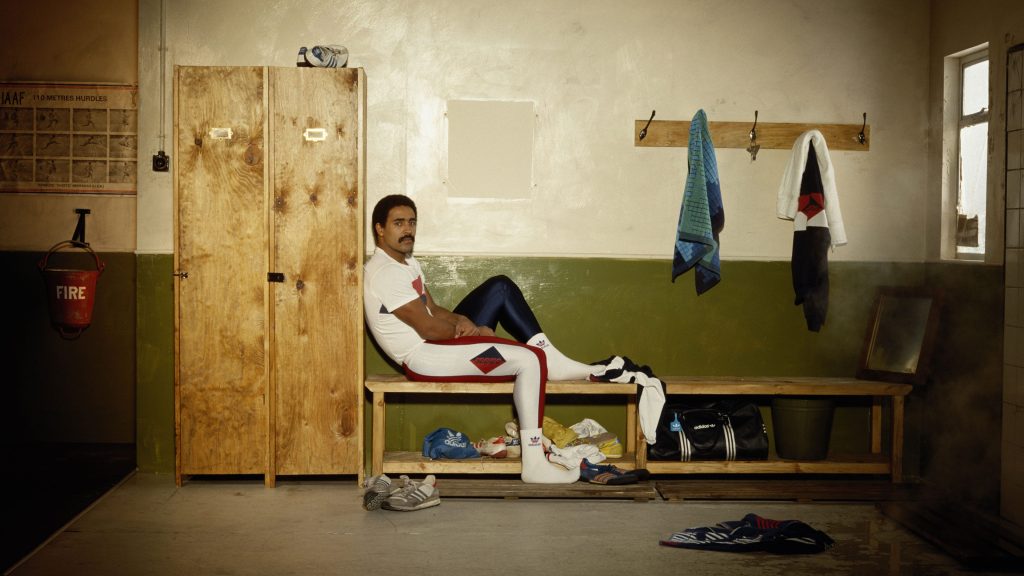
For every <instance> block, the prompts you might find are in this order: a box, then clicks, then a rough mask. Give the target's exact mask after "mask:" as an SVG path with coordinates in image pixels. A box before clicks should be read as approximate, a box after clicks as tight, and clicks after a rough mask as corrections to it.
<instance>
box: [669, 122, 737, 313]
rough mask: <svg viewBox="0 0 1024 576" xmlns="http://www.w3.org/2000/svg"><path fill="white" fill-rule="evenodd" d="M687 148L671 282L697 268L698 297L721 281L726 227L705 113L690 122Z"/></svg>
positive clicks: (713, 146)
mask: <svg viewBox="0 0 1024 576" xmlns="http://www.w3.org/2000/svg"><path fill="white" fill-rule="evenodd" d="M688 146H689V153H688V156H689V158H688V159H689V167H688V173H687V176H686V191H685V192H684V194H683V204H682V207H681V208H680V209H679V225H678V227H677V229H676V245H675V250H674V254H673V258H672V281H673V282H675V281H676V278H677V277H679V275H680V274H683V273H684V272H686V271H687V270H689V269H690V268H693V267H694V266H696V267H697V270H696V272H695V273H694V277H695V279H696V284H697V294H703V293H704V292H707V291H708V290H710V289H711V288H713V287H714V286H715V285H716V284H718V283H719V282H720V281H721V280H722V269H721V263H720V262H719V257H718V234H719V233H720V232H721V231H722V228H724V227H725V209H724V207H723V205H722V187H721V185H720V184H719V180H718V161H717V160H716V159H715V145H714V144H713V143H712V142H711V132H710V131H709V130H708V117H707V115H706V114H705V113H704V110H698V111H697V113H696V114H694V116H693V120H692V121H690V142H689V145H688Z"/></svg>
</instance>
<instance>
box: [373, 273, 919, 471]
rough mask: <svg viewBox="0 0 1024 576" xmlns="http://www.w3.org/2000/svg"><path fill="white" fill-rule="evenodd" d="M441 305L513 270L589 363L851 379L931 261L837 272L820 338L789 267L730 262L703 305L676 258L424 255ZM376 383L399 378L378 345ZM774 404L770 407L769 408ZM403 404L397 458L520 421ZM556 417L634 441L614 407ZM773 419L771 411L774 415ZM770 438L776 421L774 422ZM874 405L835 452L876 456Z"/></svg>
mask: <svg viewBox="0 0 1024 576" xmlns="http://www.w3.org/2000/svg"><path fill="white" fill-rule="evenodd" d="M421 262H422V264H423V266H424V273H425V274H426V276H427V280H428V285H429V286H430V290H431V293H432V294H433V296H434V298H435V300H437V301H438V302H439V303H441V304H442V305H446V306H448V307H453V306H454V305H455V304H456V303H457V302H458V301H459V299H461V298H462V297H463V296H464V295H465V294H467V293H468V292H469V291H470V290H472V289H473V288H474V287H475V286H476V285H478V284H479V283H480V282H482V281H483V280H485V279H486V278H487V277H489V276H491V275H493V274H496V273H504V274H507V275H508V276H510V277H512V278H513V279H514V280H515V281H516V282H517V283H518V284H519V285H520V286H521V287H522V288H523V291H524V294H525V295H526V298H527V300H528V301H529V302H531V304H532V305H533V308H534V310H535V312H536V314H537V317H538V319H539V320H540V322H541V326H542V327H543V329H544V331H545V333H546V334H547V336H548V337H549V338H550V339H551V340H552V342H554V343H555V345H556V346H558V347H559V349H561V350H562V351H563V352H565V353H566V354H568V355H569V356H571V357H574V358H576V359H578V360H581V361H584V362H593V361H597V360H600V359H603V358H607V357H608V356H611V355H613V354H619V355H624V356H629V357H630V358H632V359H633V360H634V361H637V362H639V363H641V364H647V365H649V366H651V368H652V369H653V371H654V373H655V374H659V375H665V376H667V375H688V376H704V375H732V376H782V375H818V376H852V375H853V374H854V372H855V370H856V366H857V361H858V359H859V354H860V350H861V343H862V341H863V337H864V333H865V327H866V322H867V317H868V316H869V315H870V312H871V309H872V304H873V302H874V295H875V289H876V287H877V286H879V285H920V284H922V283H923V282H924V279H925V275H926V268H925V265H924V264H906V265H892V264H882V265H879V264H863V263H839V264H833V265H832V266H831V269H830V300H831V302H830V307H829V312H828V319H827V322H826V324H825V327H824V328H823V329H822V330H821V331H820V332H818V333H814V332H810V331H809V330H808V329H807V327H806V321H805V320H804V317H803V312H802V308H799V307H796V306H794V305H793V289H792V280H791V274H790V267H789V263H788V262H724V263H723V264H722V276H723V281H722V283H721V284H719V285H718V286H716V287H715V288H714V289H712V290H710V291H709V292H707V293H705V294H704V295H701V296H697V295H696V291H695V288H694V283H693V282H694V280H693V276H692V274H687V275H684V276H681V277H680V278H679V279H678V280H677V282H676V283H674V284H673V283H672V282H671V280H670V278H671V277H670V265H669V263H668V262H666V261H652V260H610V259H563V258H503V259H485V258H459V257H433V258H431V257H427V258H422V259H421ZM367 350H368V351H369V352H368V353H367V364H366V371H367V373H368V374H373V373H379V372H383V371H390V370H393V368H392V367H390V366H389V365H388V364H387V363H386V362H385V361H384V360H383V356H382V355H381V354H380V352H379V350H378V349H376V348H375V347H374V346H373V343H372V342H368V345H367ZM762 400H765V399H762ZM471 406H472V410H459V409H453V408H452V406H451V405H450V399H449V398H444V397H426V398H424V397H420V396H418V395H409V396H407V397H401V396H399V397H396V398H395V402H394V403H393V404H391V405H390V407H389V412H388V414H387V449H388V450H418V449H419V446H420V443H421V442H422V439H423V437H424V436H425V435H426V434H428V433H429V432H430V431H432V430H434V429H436V428H437V427H439V426H448V427H451V428H455V429H457V430H460V431H462V432H464V433H466V434H467V435H469V436H470V437H471V438H474V439H477V438H481V437H489V436H495V435H500V434H501V433H502V430H503V425H504V422H506V421H507V420H509V419H510V418H512V416H513V414H512V408H511V399H510V398H501V399H494V398H490V399H485V400H480V399H474V401H473V403H472V404H471ZM546 413H547V415H548V416H551V417H552V418H554V419H556V420H558V421H559V422H560V423H562V424H564V425H570V424H573V423H575V422H578V421H579V420H582V419H583V418H592V419H595V420H597V421H598V422H600V423H601V424H602V425H604V426H605V427H606V428H608V429H609V430H611V431H612V432H615V433H617V434H619V435H620V437H624V434H625V411H624V410H623V409H622V408H621V407H620V406H617V405H614V404H591V403H583V404H578V403H574V402H572V401H571V400H567V399H564V398H557V399H556V398H552V399H550V401H549V407H548V409H547V411H546ZM767 414H768V412H767V411H766V415H767ZM766 424H767V425H768V427H769V432H771V430H770V429H771V419H770V417H769V418H767V419H766ZM869 425H870V422H869V420H868V406H867V404H866V403H864V402H853V401H847V402H844V403H843V405H842V406H841V407H840V408H839V409H838V410H837V412H836V418H835V422H834V429H835V433H834V434H833V438H832V446H833V448H836V449H838V450H843V451H847V452H864V451H867V450H868V449H869V444H868V442H869V436H868V434H869V430H870V429H869Z"/></svg>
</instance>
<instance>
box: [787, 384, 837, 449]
mask: <svg viewBox="0 0 1024 576" xmlns="http://www.w3.org/2000/svg"><path fill="white" fill-rule="evenodd" d="M834 412H835V400H833V399H832V398H822V397H810V398H800V397H792V396H779V397H776V398H773V399H772V428H773V430H774V432H775V452H776V454H778V455H779V457H780V458H786V459H788V460H822V459H824V458H825V457H826V456H828V443H829V437H830V436H831V435H832V414H833V413H834Z"/></svg>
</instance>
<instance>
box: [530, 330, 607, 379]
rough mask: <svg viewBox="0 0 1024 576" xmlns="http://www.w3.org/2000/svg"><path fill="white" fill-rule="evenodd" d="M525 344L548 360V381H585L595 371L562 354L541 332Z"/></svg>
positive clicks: (589, 366)
mask: <svg viewBox="0 0 1024 576" xmlns="http://www.w3.org/2000/svg"><path fill="white" fill-rule="evenodd" d="M526 343H527V344H529V345H530V346H535V347H537V348H540V349H541V350H543V351H544V355H545V356H546V357H547V359H548V380H586V379H587V378H588V377H589V376H590V373H591V371H593V370H594V369H595V367H594V366H591V365H589V364H584V363H582V362H577V361H575V360H573V359H572V358H569V357H568V356H566V355H565V354H562V353H561V352H560V351H559V350H558V348H555V346H554V345H553V344H552V343H551V341H550V340H548V337H547V336H545V335H544V333H543V332H538V333H537V334H534V335H533V337H532V338H530V339H529V340H527V341H526Z"/></svg>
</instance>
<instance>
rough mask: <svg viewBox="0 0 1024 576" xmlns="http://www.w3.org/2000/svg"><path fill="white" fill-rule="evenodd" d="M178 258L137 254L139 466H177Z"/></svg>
mask: <svg viewBox="0 0 1024 576" xmlns="http://www.w3.org/2000/svg"><path fill="white" fill-rule="evenodd" d="M173 272H174V258H173V256H171V255H169V254H161V255H153V254H142V255H139V257H138V273H139V282H138V286H137V290H136V294H137V299H138V316H137V320H136V322H137V323H138V331H139V338H138V341H137V343H136V356H137V357H136V366H137V368H136V370H137V373H138V382H137V401H136V410H137V416H136V419H137V429H138V432H137V434H138V436H137V445H136V449H137V452H138V465H139V469H140V470H143V471H146V472H168V473H171V472H174V282H173V277H172V276H171V274H172V273H173Z"/></svg>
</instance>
